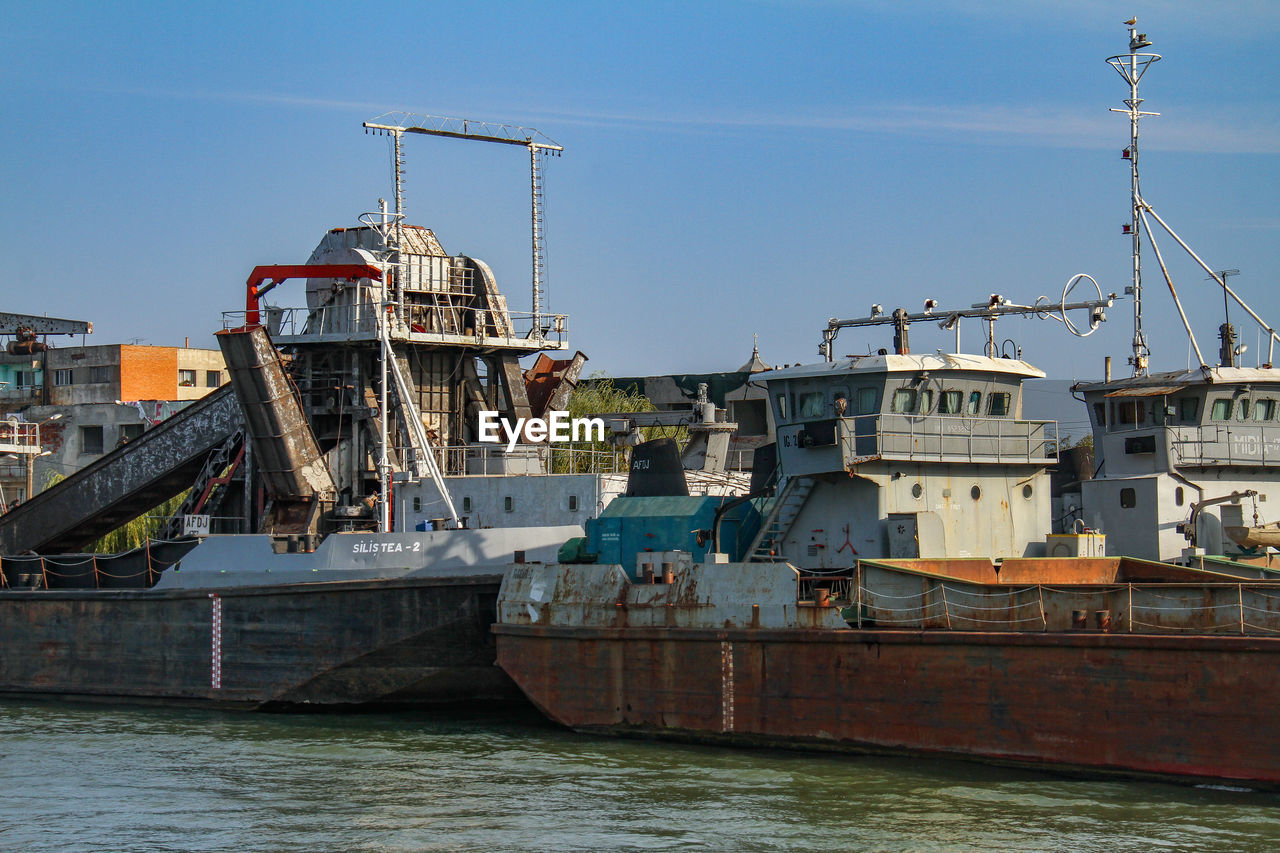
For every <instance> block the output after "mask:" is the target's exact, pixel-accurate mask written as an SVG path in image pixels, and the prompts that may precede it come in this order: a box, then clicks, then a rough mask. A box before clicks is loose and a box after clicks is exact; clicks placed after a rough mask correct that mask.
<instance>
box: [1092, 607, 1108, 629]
mask: <svg viewBox="0 0 1280 853" xmlns="http://www.w3.org/2000/svg"><path fill="white" fill-rule="evenodd" d="M1093 627H1095V628H1097V629H1098V630H1099V631H1110V630H1111V611H1110V610H1095V611H1094V613H1093Z"/></svg>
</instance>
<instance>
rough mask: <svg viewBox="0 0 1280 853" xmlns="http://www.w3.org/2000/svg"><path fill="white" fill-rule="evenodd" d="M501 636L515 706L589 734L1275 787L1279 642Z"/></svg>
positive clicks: (896, 635)
mask: <svg viewBox="0 0 1280 853" xmlns="http://www.w3.org/2000/svg"><path fill="white" fill-rule="evenodd" d="M495 632H496V633H497V640H498V664H499V665H500V666H501V667H502V668H503V669H504V670H506V671H507V672H508V673H509V674H510V675H511V676H512V677H513V678H514V679H515V681H516V683H517V684H518V685H519V687H520V688H521V690H523V691H524V693H525V695H526V696H528V697H529V699H531V700H532V701H533V703H534V704H535V705H537V706H538V707H539V708H540V709H541V710H542V711H543V712H544V713H546V714H547V715H548V716H549V717H551V718H552V719H553V720H555V721H556V722H559V723H561V724H563V725H566V726H569V727H571V728H574V729H578V730H583V731H603V732H610V733H616V734H628V733H630V734H648V735H655V736H669V737H677V738H692V739H696V740H709V741H723V740H727V741H730V742H735V743H740V744H748V745H750V744H776V745H786V746H800V747H813V748H819V749H842V748H843V749H850V750H867V751H891V752H908V753H918V754H935V755H947V756H954V757H963V758H975V759H982V760H987V761H997V762H1009V763H1018V764H1029V765H1037V766H1046V767H1047V766H1052V767H1061V768H1076V769H1088V770H1093V771H1109V772H1119V773H1126V774H1140V775H1142V774H1151V775H1157V776H1172V777H1182V778H1189V779H1227V780H1234V781H1239V782H1247V783H1250V784H1267V785H1280V740H1278V739H1277V738H1275V737H1274V735H1273V734H1272V725H1271V724H1272V722H1273V717H1274V709H1275V707H1276V706H1277V704H1278V703H1280V685H1278V684H1277V682H1276V680H1275V678H1274V673H1275V670H1276V667H1277V666H1280V638H1271V637H1266V638H1259V637H1212V638H1210V637H1182V636H1142V635H1116V634H1110V635H1106V634H1097V633H1094V634H1056V633H982V632H957V631H876V630H862V631H858V630H853V629H846V630H835V631H832V630H804V629H782V630H769V629H759V630H751V629H734V630H726V631H714V630H705V629H704V630H683V629H668V628H660V627H646V628H572V627H561V626H543V625H503V624H500V625H498V626H496V627H495ZM726 656H727V657H726ZM730 703H731V704H730Z"/></svg>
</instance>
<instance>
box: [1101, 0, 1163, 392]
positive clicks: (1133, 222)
mask: <svg viewBox="0 0 1280 853" xmlns="http://www.w3.org/2000/svg"><path fill="white" fill-rule="evenodd" d="M1125 23H1126V24H1127V25H1128V26H1129V52H1128V53H1124V54H1118V55H1116V56H1111V57H1108V58H1107V63H1108V64H1109V65H1110V66H1111V67H1112V68H1114V69H1116V71H1118V72H1120V76H1121V77H1123V78H1124V79H1125V82H1127V83H1128V84H1129V97H1128V98H1127V99H1125V102H1124V104H1125V106H1126V107H1127V109H1123V110H1121V109H1117V108H1115V107H1112V108H1111V112H1113V113H1127V114H1128V115H1129V147H1128V148H1126V149H1125V150H1124V152H1123V154H1122V156H1123V157H1125V158H1126V159H1127V160H1128V161H1129V185H1130V195H1129V213H1130V221H1129V224H1128V225H1125V226H1124V230H1125V232H1126V233H1127V234H1129V235H1130V236H1131V238H1132V240H1133V284H1132V285H1131V286H1130V287H1129V288H1127V290H1128V291H1129V292H1131V293H1132V294H1133V355H1131V356H1130V357H1129V363H1130V364H1132V365H1133V375H1134V376H1146V375H1147V366H1148V364H1149V362H1150V357H1151V349H1150V347H1148V346H1147V336H1146V333H1145V332H1144V331H1143V329H1142V236H1141V231H1140V228H1139V226H1140V224H1141V213H1142V209H1141V199H1142V193H1141V192H1140V191H1139V184H1138V120H1139V119H1140V118H1141V117H1142V116H1156V115H1160V114H1159V113H1152V112H1143V111H1142V110H1141V109H1139V107H1140V106H1141V105H1142V99H1141V98H1139V97H1138V81H1139V80H1141V79H1142V75H1143V74H1145V73H1146V72H1147V69H1148V68H1149V67H1151V64H1152V63H1153V62H1158V61H1159V60H1160V55H1159V54H1156V53H1138V51H1139V50H1141V49H1142V48H1144V47H1150V46H1151V42H1150V41H1148V40H1147V34H1146V33H1139V32H1138V31H1137V23H1138V19H1137V18H1130V19H1129V20H1127V21H1125Z"/></svg>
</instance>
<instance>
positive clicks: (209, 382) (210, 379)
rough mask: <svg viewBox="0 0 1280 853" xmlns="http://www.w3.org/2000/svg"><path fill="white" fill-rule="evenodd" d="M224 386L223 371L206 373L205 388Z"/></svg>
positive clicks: (208, 371)
mask: <svg viewBox="0 0 1280 853" xmlns="http://www.w3.org/2000/svg"><path fill="white" fill-rule="evenodd" d="M221 384H222V371H221V370H206V371H205V372H204V387H206V388H217V387H218V386H219V385H221Z"/></svg>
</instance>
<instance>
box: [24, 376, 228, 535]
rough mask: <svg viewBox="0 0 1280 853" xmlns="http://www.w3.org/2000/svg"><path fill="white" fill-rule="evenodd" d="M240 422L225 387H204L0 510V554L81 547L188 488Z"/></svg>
mask: <svg viewBox="0 0 1280 853" xmlns="http://www.w3.org/2000/svg"><path fill="white" fill-rule="evenodd" d="M241 423H242V416H241V413H240V407H239V406H238V405H237V404H236V399H235V395H234V394H233V393H232V391H231V388H230V387H223V388H219V389H217V390H215V391H212V392H210V393H209V394H207V395H206V396H204V397H203V398H201V399H199V400H197V401H196V402H194V403H192V404H191V405H190V406H187V407H186V408H184V409H182V410H180V411H178V412H177V413H175V414H174V415H172V416H171V417H169V418H168V419H166V420H164V421H163V422H161V423H160V424H158V425H157V426H155V427H153V428H152V429H149V430H147V431H146V432H144V433H143V434H142V435H141V436H140V437H139V438H136V439H134V440H133V441H131V442H129V443H128V444H126V445H124V446H123V447H120V448H117V449H116V450H115V451H113V452H111V453H108V454H107V455H106V456H103V457H102V458H101V459H99V460H97V461H96V462H94V463H93V464H92V465H89V466H87V467H85V468H83V469H81V470H80V471H77V472H76V473H74V474H72V475H71V476H69V477H67V478H66V479H65V480H62V481H61V482H59V483H57V484H56V485H54V486H52V487H50V488H49V489H46V490H45V491H43V492H41V493H40V494H38V495H36V496H35V497H34V498H32V499H31V500H28V501H25V502H24V503H22V504H21V505H20V506H18V507H17V508H16V509H14V510H12V511H10V512H8V513H5V514H4V515H0V553H5V554H20V553H22V552H24V551H27V550H34V551H38V552H40V553H59V552H71V551H80V550H83V549H84V548H86V547H87V546H88V545H89V544H90V543H92V542H93V541H95V540H96V539H98V538H100V537H101V536H103V535H105V534H107V533H109V532H111V531H112V530H114V529H115V528H117V527H119V526H120V525H121V524H123V523H124V522H126V521H129V520H131V519H133V518H135V517H137V516H138V515H140V514H141V513H143V512H146V511H147V510H148V509H151V508H152V507H154V506H156V505H157V504H160V503H162V502H164V501H166V500H168V499H169V498H171V497H173V496H174V495H176V494H178V493H179V492H181V491H182V490H183V489H186V488H188V487H189V486H190V485H191V481H192V480H193V479H194V478H195V476H196V474H198V473H199V471H200V468H201V466H203V464H204V459H205V456H206V455H207V454H208V453H209V452H210V451H211V450H212V449H214V448H215V447H217V446H218V445H220V444H221V443H222V442H223V441H225V440H226V439H227V438H228V437H229V436H230V435H231V434H232V433H233V432H235V431H236V430H237V429H238V428H239V427H240V425H241Z"/></svg>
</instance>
